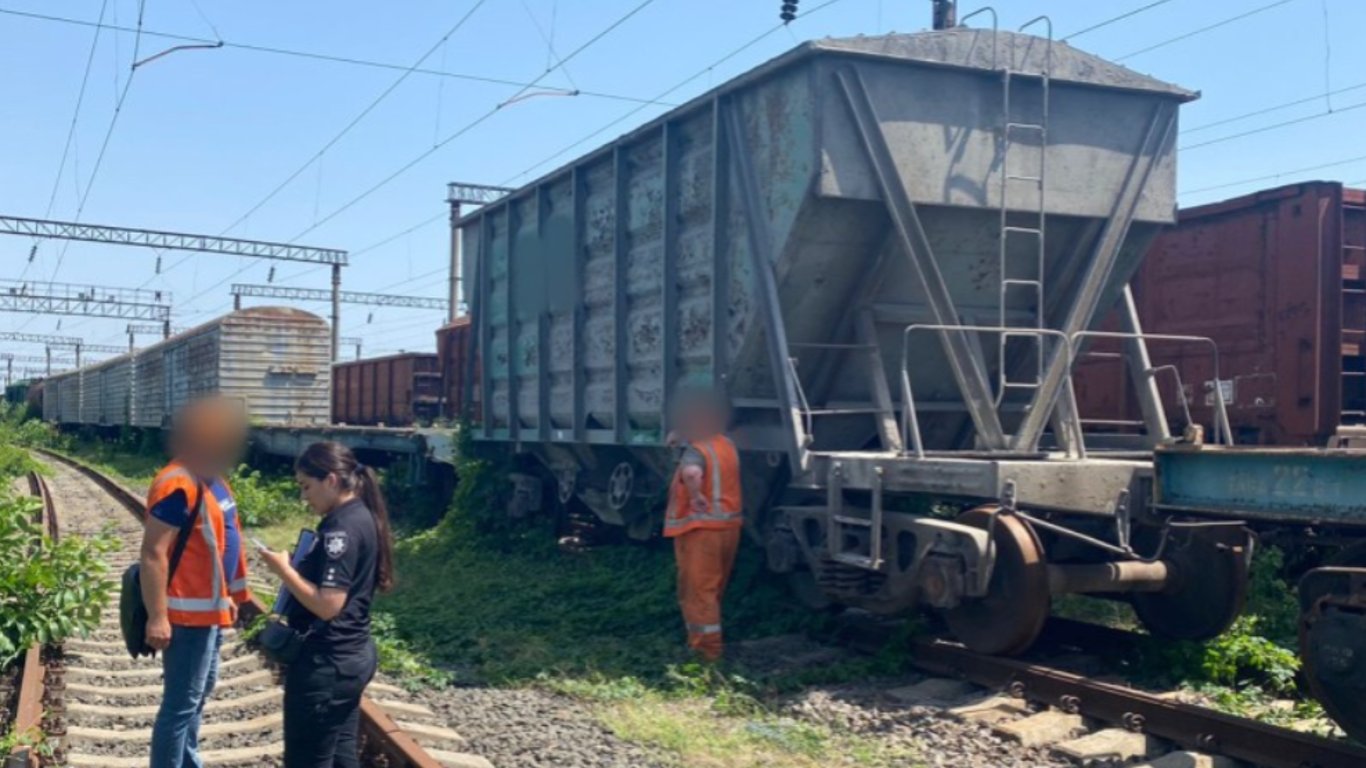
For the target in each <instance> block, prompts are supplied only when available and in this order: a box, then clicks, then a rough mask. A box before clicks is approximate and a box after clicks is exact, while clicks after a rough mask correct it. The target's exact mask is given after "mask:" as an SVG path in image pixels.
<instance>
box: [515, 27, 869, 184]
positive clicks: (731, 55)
mask: <svg viewBox="0 0 1366 768" xmlns="http://www.w3.org/2000/svg"><path fill="white" fill-rule="evenodd" d="M839 2H842V0H826V2H824V3H821V4H820V5H818V6H816V7H815V8H812V9H810V10H808V11H805V12H803V13H802V16H801V18H803V19H805V18H808V17H810V16H812V15H813V14H815V13H818V12H820V11H822V10H824V9H826V8H829V7H830V6H832V5H835V4H837V3H839ZM785 26H787V25H786V24H783V23H781V22H779V23H778V24H775V25H774V26H772V27H770V28H769V29H768V30H767V31H764V32H762V33H760V34H758V35H756V36H755V37H753V38H751V39H750V40H749V41H748V42H745V43H743V44H741V45H740V47H738V48H736V49H735V50H733V51H731V52H730V53H727V54H726V55H724V56H722V57H721V58H719V59H717V60H716V61H713V62H712V63H711V64H708V65H707V66H705V67H703V68H702V69H701V70H699V71H698V72H697V73H695V74H693V75H691V76H689V77H687V78H684V79H683V80H680V81H679V82H677V83H675V84H674V85H673V86H670V87H669V88H667V89H666V90H664V91H662V92H661V93H660V94H659V95H658V96H657V97H656V98H655V100H656V101H657V100H658V99H663V98H664V97H666V96H669V95H670V94H672V93H674V92H675V91H677V90H679V89H680V88H683V87H684V86H686V85H688V84H689V83H691V82H693V81H694V80H697V79H699V78H701V77H703V76H704V75H706V74H707V73H709V72H711V71H712V70H714V69H716V68H717V67H719V66H721V65H722V64H725V63H726V62H727V61H730V60H731V59H733V58H735V57H736V56H739V55H740V54H742V53H744V52H745V51H747V50H749V49H750V48H753V47H754V46H755V45H758V44H759V43H760V42H762V41H763V40H765V39H767V38H768V37H769V36H771V35H773V34H774V33H776V32H778V31H779V30H781V29H782V28H783V27H785ZM648 106H650V104H648V103H647V104H641V105H639V106H637V107H635V108H633V109H631V110H630V111H629V112H626V113H625V114H623V115H621V116H620V117H617V118H616V119H614V120H612V121H610V122H608V123H607V124H606V125H604V126H602V127H601V128H598V129H597V130H595V131H593V132H592V133H590V134H588V135H586V136H584V137H583V138H581V139H579V140H578V141H575V142H574V143H572V144H569V145H566V146H565V147H563V148H561V149H559V150H558V151H556V152H555V153H554V154H552V155H550V156H548V157H546V158H544V159H542V160H540V161H538V162H537V163H535V164H534V165H532V166H530V167H529V168H527V169H526V170H524V171H522V172H521V173H519V174H517V175H515V176H511V177H509V178H508V179H506V180H505V181H503V182H502V183H501V184H500V186H508V185H510V184H512V183H513V182H514V181H516V180H517V179H521V178H525V177H526V176H528V175H530V174H531V173H532V172H533V171H535V170H536V169H538V168H541V167H542V166H545V165H547V164H549V163H551V162H554V161H555V160H556V159H558V158H560V157H563V156H564V155H566V154H568V153H569V152H572V151H573V150H574V149H575V148H577V147H579V146H582V145H583V144H586V143H588V142H589V141H592V140H593V139H594V138H596V137H597V136H599V135H601V134H602V133H604V132H606V131H608V130H611V129H612V127H613V126H616V125H619V124H621V123H623V122H625V121H627V120H629V119H630V118H632V117H634V116H635V115H637V114H639V113H640V112H641V111H642V110H644V109H645V108H646V107H648Z"/></svg>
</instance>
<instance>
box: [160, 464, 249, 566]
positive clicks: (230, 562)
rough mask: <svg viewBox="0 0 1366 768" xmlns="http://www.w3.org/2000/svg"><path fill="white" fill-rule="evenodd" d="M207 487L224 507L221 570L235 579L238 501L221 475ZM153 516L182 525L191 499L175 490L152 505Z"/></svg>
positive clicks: (239, 545)
mask: <svg viewBox="0 0 1366 768" xmlns="http://www.w3.org/2000/svg"><path fill="white" fill-rule="evenodd" d="M208 490H209V492H210V493H212V494H213V497H214V499H215V500H216V501H217V502H218V508H219V509H221V510H223V537H224V539H226V541H225V542H224V547H223V573H224V574H225V575H226V576H227V579H228V581H235V580H237V578H238V577H239V575H240V574H238V573H237V562H238V558H239V557H240V556H241V552H242V534H241V531H240V530H239V529H238V525H237V502H236V501H234V500H233V498H232V494H231V493H229V492H228V487H227V485H225V484H224V483H223V481H222V480H220V479H215V480H214V481H213V482H212V483H209V484H208ZM152 517H155V518H156V519H158V520H160V521H161V522H163V523H165V524H167V525H169V526H172V527H174V528H183V527H185V524H186V523H188V522H189V521H190V503H189V502H188V501H187V500H186V499H185V492H184V491H176V492H175V493H173V494H171V495H170V496H167V497H166V498H164V499H162V500H161V501H159V502H157V505H156V506H154V507H152Z"/></svg>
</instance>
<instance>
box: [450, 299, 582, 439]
mask: <svg viewBox="0 0 1366 768" xmlns="http://www.w3.org/2000/svg"><path fill="white" fill-rule="evenodd" d="M472 333H473V326H472V325H471V324H470V318H469V317H468V316H465V317H460V318H457V319H456V320H455V322H453V323H451V324H449V325H445V326H442V327H441V328H438V329H437V330H436V357H437V370H438V371H439V372H440V376H441V415H442V417H443V418H445V419H446V420H448V421H456V420H458V419H460V418H462V417H465V416H468V415H470V414H473V413H476V412H478V409H479V395H478V387H479V381H480V378H481V376H480V370H479V363H478V361H477V360H474V361H470V354H471V352H472V349H471V346H470V341H471V337H472ZM569 343H571V344H572V343H573V341H572V339H571V340H570V342H569ZM466 361H470V363H469V365H466ZM552 407H553V406H552Z"/></svg>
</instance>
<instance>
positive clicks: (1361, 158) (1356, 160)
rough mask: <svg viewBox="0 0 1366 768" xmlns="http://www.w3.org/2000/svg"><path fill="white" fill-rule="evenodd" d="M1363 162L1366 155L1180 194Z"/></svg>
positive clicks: (1226, 187)
mask: <svg viewBox="0 0 1366 768" xmlns="http://www.w3.org/2000/svg"><path fill="white" fill-rule="evenodd" d="M1362 161H1366V155H1357V156H1356V157H1349V158H1347V159H1345V160H1334V161H1332V162H1328V163H1320V164H1319V165H1310V166H1307V167H1304V168H1296V169H1294V170H1290V171H1281V172H1279V173H1272V174H1268V175H1265V176H1251V177H1249V178H1246V179H1239V180H1237V181H1229V182H1225V183H1223V184H1214V185H1211V186H1208V187H1200V188H1198V189H1188V190H1184V191H1182V192H1181V193H1180V194H1183V195H1195V194H1199V193H1201V192H1212V191H1214V190H1216V189H1228V188H1229V187H1237V186H1240V185H1243V184H1251V183H1253V182H1258V181H1273V180H1276V179H1280V178H1283V177H1285V176H1293V175H1295V174H1297V173H1308V172H1309V171H1319V170H1323V169H1324V168H1335V167H1337V166H1340V165H1350V164H1352V163H1359V162H1362Z"/></svg>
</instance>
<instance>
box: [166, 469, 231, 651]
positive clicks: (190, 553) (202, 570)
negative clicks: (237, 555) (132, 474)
mask: <svg viewBox="0 0 1366 768" xmlns="http://www.w3.org/2000/svg"><path fill="white" fill-rule="evenodd" d="M176 491H181V492H183V493H184V494H185V499H186V503H187V504H193V503H194V500H195V499H199V519H198V520H196V521H195V527H194V530H193V531H191V532H190V537H189V539H187V540H186V542H185V553H184V554H183V555H181V557H180V565H179V567H177V568H176V572H175V576H174V577H173V578H172V579H171V584H170V587H169V588H168V589H167V590H166V606H167V608H168V609H169V610H168V611H167V613H168V615H169V618H170V620H171V623H172V624H174V625H177V626H181V627H227V626H232V614H231V612H230V609H231V597H230V596H229V595H228V580H227V579H226V578H224V575H223V552H224V550H225V548H226V547H227V538H226V535H225V533H224V530H223V529H224V524H223V510H222V509H221V508H220V507H219V506H218V500H217V499H216V498H214V494H213V490H212V489H211V488H210V484H209V483H205V484H204V485H203V491H202V492H201V491H200V484H199V483H198V482H197V481H196V480H195V478H194V476H193V475H192V474H190V471H189V470H188V469H186V468H185V467H182V466H181V465H179V464H177V463H175V462H171V463H170V464H167V465H166V467H165V468H163V469H162V470H161V472H159V473H158V474H157V476H156V479H155V480H153V481H152V487H151V490H149V491H148V492H147V509H148V510H151V509H152V508H153V507H155V506H156V505H157V504H158V503H160V502H161V501H162V500H164V499H166V498H167V497H169V496H170V495H171V494H173V493H175V492H176ZM190 513H191V514H193V510H191V512H190ZM149 514H150V512H149Z"/></svg>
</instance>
